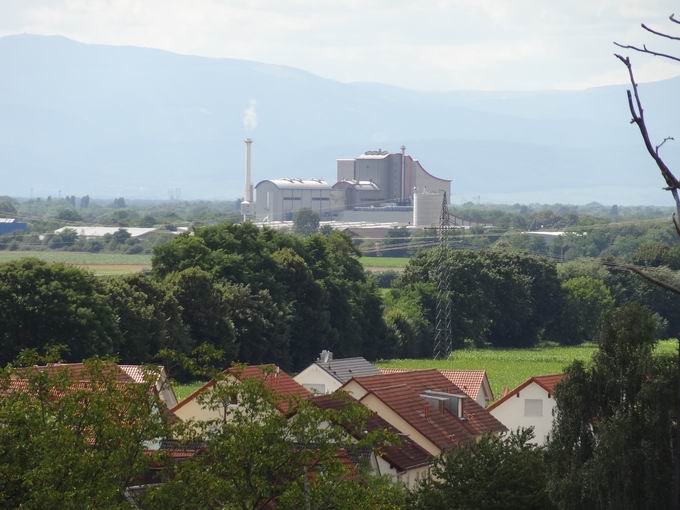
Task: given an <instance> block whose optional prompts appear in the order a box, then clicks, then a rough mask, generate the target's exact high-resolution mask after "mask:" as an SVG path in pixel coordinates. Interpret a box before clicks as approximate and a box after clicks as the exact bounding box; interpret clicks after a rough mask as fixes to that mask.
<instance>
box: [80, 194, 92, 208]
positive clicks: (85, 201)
mask: <svg viewBox="0 0 680 510" xmlns="http://www.w3.org/2000/svg"><path fill="white" fill-rule="evenodd" d="M88 207H90V195H83V196H82V197H80V208H81V209H87V208H88Z"/></svg>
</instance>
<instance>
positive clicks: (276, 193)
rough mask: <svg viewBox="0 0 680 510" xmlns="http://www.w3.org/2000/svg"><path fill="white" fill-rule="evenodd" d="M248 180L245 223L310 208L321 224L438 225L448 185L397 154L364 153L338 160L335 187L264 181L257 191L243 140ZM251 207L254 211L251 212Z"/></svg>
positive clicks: (311, 182)
mask: <svg viewBox="0 0 680 510" xmlns="http://www.w3.org/2000/svg"><path fill="white" fill-rule="evenodd" d="M245 143H246V180H245V190H244V191H245V193H244V197H245V198H244V200H243V202H242V204H241V209H242V213H243V218H244V220H245V219H249V218H253V217H254V219H255V220H256V221H258V222H265V223H266V222H277V221H290V220H292V219H293V218H294V216H295V213H296V212H297V211H299V210H300V209H311V210H312V211H315V212H316V213H318V214H319V217H320V218H321V219H322V220H336V221H340V222H343V221H345V222H347V221H349V222H369V223H371V222H372V223H385V222H396V223H399V224H402V225H414V226H419V227H425V226H431V225H435V224H438V222H439V215H440V211H441V204H442V200H443V199H444V196H446V199H447V200H448V199H449V198H450V196H451V181H450V180H448V179H442V178H439V177H435V176H434V175H432V174H430V173H429V172H427V170H425V168H423V166H422V165H421V164H420V162H419V161H418V160H417V159H414V158H413V157H411V156H409V155H408V154H406V147H404V146H402V147H401V152H396V153H390V152H387V151H383V150H382V149H380V150H373V151H366V152H364V153H363V154H361V155H360V156H357V157H356V158H353V159H338V160H337V182H336V183H335V184H334V185H333V186H331V185H330V184H329V183H328V182H326V181H323V180H320V179H290V178H284V179H267V180H264V181H261V182H259V183H258V184H257V185H256V186H255V195H256V196H255V198H254V203H253V196H252V194H253V193H252V187H251V185H250V175H251V168H250V167H251V151H250V146H251V144H252V140H250V139H246V140H245ZM253 206H254V207H253Z"/></svg>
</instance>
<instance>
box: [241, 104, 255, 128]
mask: <svg viewBox="0 0 680 510" xmlns="http://www.w3.org/2000/svg"><path fill="white" fill-rule="evenodd" d="M255 106H256V102H255V100H254V99H251V100H250V103H249V104H248V107H247V108H246V109H245V110H243V127H244V128H246V131H254V130H255V128H256V127H257V109H256V108H255Z"/></svg>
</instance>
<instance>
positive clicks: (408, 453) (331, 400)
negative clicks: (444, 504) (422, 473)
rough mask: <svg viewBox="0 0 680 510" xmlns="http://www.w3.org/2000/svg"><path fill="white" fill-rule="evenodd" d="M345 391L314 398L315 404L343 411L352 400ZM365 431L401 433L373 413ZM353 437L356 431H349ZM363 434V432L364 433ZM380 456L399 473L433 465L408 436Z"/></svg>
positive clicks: (323, 407)
mask: <svg viewBox="0 0 680 510" xmlns="http://www.w3.org/2000/svg"><path fill="white" fill-rule="evenodd" d="M351 398H352V397H350V396H349V395H347V394H346V393H345V392H343V391H336V392H335V393H333V394H331V395H321V396H318V397H314V399H313V402H314V404H316V405H317V406H319V407H321V408H322V409H333V410H338V411H339V410H342V409H344V408H345V407H346V406H347V403H348V399H351ZM363 429H364V430H365V431H367V432H373V431H377V430H386V431H388V432H391V433H393V434H398V435H399V431H398V430H397V429H396V428H394V427H393V426H392V425H390V424H389V423H387V422H386V421H385V420H383V419H382V418H381V417H380V416H378V415H377V414H376V413H374V412H371V415H370V417H369V418H368V420H367V421H366V423H365V424H363ZM348 432H350V433H351V434H352V435H354V436H355V437H357V435H358V433H357V431H356V430H348ZM362 432H363V431H362ZM379 455H380V456H381V457H382V458H383V459H385V460H386V461H387V462H389V463H390V464H392V465H393V466H394V467H395V468H396V469H397V470H398V471H408V470H409V469H413V468H416V467H421V466H427V465H428V464H430V463H432V460H433V458H432V455H430V454H429V453H428V452H427V451H425V450H424V449H423V448H421V447H420V446H418V445H417V444H416V443H415V442H414V441H413V440H412V439H410V438H409V437H407V436H403V435H402V436H400V443H399V444H396V445H392V446H384V447H382V448H381V449H380V452H379Z"/></svg>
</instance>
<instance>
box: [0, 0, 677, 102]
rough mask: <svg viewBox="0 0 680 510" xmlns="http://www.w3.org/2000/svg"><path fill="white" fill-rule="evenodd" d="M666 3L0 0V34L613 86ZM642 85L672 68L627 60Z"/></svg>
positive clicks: (331, 71)
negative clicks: (626, 47) (624, 50)
mask: <svg viewBox="0 0 680 510" xmlns="http://www.w3.org/2000/svg"><path fill="white" fill-rule="evenodd" d="M678 7H679V6H678V4H677V0H418V1H414V0H0V35H9V34H16V33H31V34H43V35H63V36H66V37H69V38H72V39H75V40H77V41H81V42H85V43H99V44H114V45H133V46H143V47H152V48H160V49H164V50H169V51H173V52H176V53H183V54H193V55H202V56H209V57H225V58H239V59H248V60H255V61H260V62H267V63H272V64H280V65H286V66H291V67H296V68H300V69H304V70H307V71H310V72H313V73H315V74H318V75H320V76H323V77H326V78H330V79H335V80H340V81H343V82H357V81H360V82H379V83H386V84H390V85H397V86H402V87H407V88H412V89H423V90H442V89H479V90H537V89H582V88H588V87H592V86H599V85H609V84H614V83H623V82H624V81H625V76H622V73H621V64H620V63H619V62H617V61H616V60H615V59H614V57H613V55H612V54H613V52H614V50H615V48H614V46H613V45H612V41H613V40H617V41H621V42H628V43H635V44H642V43H645V42H647V43H652V44H654V45H655V47H657V48H660V49H664V47H665V46H664V44H663V43H661V42H659V41H658V40H656V39H655V38H653V37H646V34H645V32H644V31H643V30H642V29H641V28H640V23H641V22H645V23H647V24H648V25H650V26H652V27H655V28H661V29H668V30H672V29H673V28H677V25H675V26H672V25H671V24H670V22H669V21H668V19H667V18H668V15H669V14H671V13H672V12H674V10H678V11H680V9H678ZM638 58H639V63H637V64H636V70H637V74H638V76H639V78H640V79H641V80H642V81H654V80H658V79H663V78H668V77H671V76H675V75H677V69H678V68H677V66H673V65H672V64H670V63H666V62H663V61H661V60H655V59H653V58H644V57H642V56H640V57H638Z"/></svg>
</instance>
